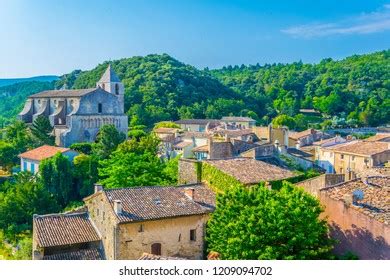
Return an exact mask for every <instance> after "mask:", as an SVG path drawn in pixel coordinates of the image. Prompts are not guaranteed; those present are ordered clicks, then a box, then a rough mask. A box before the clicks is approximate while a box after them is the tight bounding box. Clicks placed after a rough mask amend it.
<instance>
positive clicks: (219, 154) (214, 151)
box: [209, 141, 233, 159]
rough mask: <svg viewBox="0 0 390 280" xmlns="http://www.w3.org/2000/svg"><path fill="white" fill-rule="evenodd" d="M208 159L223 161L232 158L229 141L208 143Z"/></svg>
mask: <svg viewBox="0 0 390 280" xmlns="http://www.w3.org/2000/svg"><path fill="white" fill-rule="evenodd" d="M209 155H210V159H225V158H231V157H233V145H232V143H230V141H226V142H219V141H218V142H217V141H209Z"/></svg>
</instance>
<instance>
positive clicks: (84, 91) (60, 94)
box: [29, 88, 112, 98]
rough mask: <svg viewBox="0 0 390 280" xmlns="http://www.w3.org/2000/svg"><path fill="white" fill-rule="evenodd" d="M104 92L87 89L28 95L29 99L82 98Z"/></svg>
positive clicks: (99, 89) (100, 89) (96, 89)
mask: <svg viewBox="0 0 390 280" xmlns="http://www.w3.org/2000/svg"><path fill="white" fill-rule="evenodd" d="M98 91H104V92H105V93H107V94H112V93H109V92H108V91H105V90H104V89H102V88H87V89H67V90H45V91H42V92H39V93H36V94H33V95H30V96H29V98H46V97H82V96H85V95H87V94H90V93H93V92H98Z"/></svg>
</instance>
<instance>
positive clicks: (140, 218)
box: [33, 184, 215, 260]
mask: <svg viewBox="0 0 390 280" xmlns="http://www.w3.org/2000/svg"><path fill="white" fill-rule="evenodd" d="M84 202H85V206H86V209H87V210H86V211H85V212H84V213H77V214H53V215H43V216H38V215H35V216H34V219H33V231H34V232H33V237H34V241H33V251H34V256H35V257H34V258H35V259H48V258H50V259H55V258H56V257H57V256H59V255H61V256H62V257H64V255H66V258H68V259H70V258H72V256H79V257H82V256H85V255H86V252H85V251H83V250H93V252H94V253H95V255H97V254H98V253H99V255H98V257H97V258H98V259H109V260H118V259H129V260H131V259H134V260H135V259H139V258H141V257H142V256H145V254H144V253H147V254H152V255H161V256H164V257H168V258H170V257H174V258H184V259H202V258H203V253H204V234H205V225H206V222H207V220H208V218H209V214H210V213H211V212H213V211H214V209H215V194H214V193H213V192H212V191H211V190H210V189H208V188H207V187H205V186H203V185H201V184H193V185H185V186H175V187H139V188H122V189H109V190H105V189H104V188H103V187H102V186H99V185H97V186H95V193H94V194H92V195H91V196H89V197H86V198H85V199H84ZM47 217H49V218H47ZM53 217H54V218H55V219H57V220H58V219H59V220H61V221H64V222H61V223H60V222H52V219H54V218H53ZM75 217H77V219H76V218H75ZM72 218H73V220H72ZM68 220H69V221H72V222H67V221H68ZM73 221H74V222H73ZM46 240H53V242H51V243H50V242H46ZM91 253H92V252H91ZM52 255H54V256H52Z"/></svg>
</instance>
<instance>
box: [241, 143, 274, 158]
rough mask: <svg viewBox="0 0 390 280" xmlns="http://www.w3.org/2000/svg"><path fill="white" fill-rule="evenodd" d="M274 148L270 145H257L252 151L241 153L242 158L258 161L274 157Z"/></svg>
mask: <svg viewBox="0 0 390 280" xmlns="http://www.w3.org/2000/svg"><path fill="white" fill-rule="evenodd" d="M274 151H275V147H274V145H272V144H265V145H258V146H256V147H254V148H253V149H250V150H248V151H246V152H243V153H241V156H242V157H247V158H254V159H260V158H264V157H270V156H273V155H274Z"/></svg>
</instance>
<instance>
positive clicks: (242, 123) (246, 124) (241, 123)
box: [221, 116, 256, 129]
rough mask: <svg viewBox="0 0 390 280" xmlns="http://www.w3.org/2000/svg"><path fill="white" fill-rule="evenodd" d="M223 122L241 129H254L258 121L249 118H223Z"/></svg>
mask: <svg viewBox="0 0 390 280" xmlns="http://www.w3.org/2000/svg"><path fill="white" fill-rule="evenodd" d="M221 121H223V122H225V123H227V124H230V125H233V126H236V127H237V128H239V129H246V128H252V127H254V126H256V120H254V119H252V118H248V117H233V116H231V117H223V118H222V119H221Z"/></svg>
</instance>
